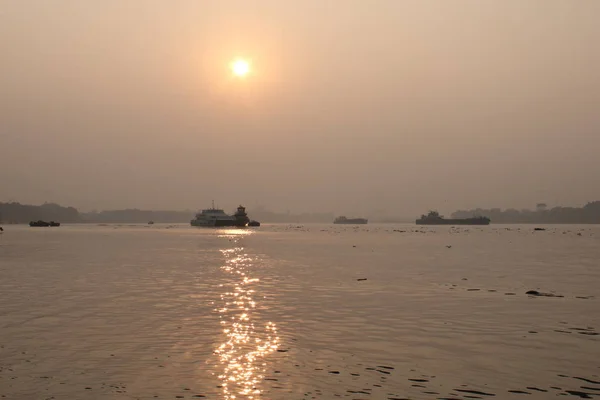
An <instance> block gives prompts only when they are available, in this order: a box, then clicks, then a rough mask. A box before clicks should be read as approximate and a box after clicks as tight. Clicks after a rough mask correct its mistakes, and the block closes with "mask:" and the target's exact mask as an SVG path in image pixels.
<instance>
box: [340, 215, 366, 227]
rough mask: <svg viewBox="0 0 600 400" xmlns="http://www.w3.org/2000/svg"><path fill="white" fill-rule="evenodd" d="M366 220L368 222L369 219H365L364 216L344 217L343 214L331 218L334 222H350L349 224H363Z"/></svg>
mask: <svg viewBox="0 0 600 400" xmlns="http://www.w3.org/2000/svg"><path fill="white" fill-rule="evenodd" d="M368 222H369V220H367V219H366V218H346V217H344V216H343V215H342V216H340V217H337V218H336V219H335V220H333V223H334V224H350V225H364V224H366V223H368Z"/></svg>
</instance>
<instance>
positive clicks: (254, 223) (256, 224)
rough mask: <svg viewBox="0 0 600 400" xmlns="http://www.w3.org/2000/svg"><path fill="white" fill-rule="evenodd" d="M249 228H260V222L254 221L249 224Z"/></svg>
mask: <svg viewBox="0 0 600 400" xmlns="http://www.w3.org/2000/svg"><path fill="white" fill-rule="evenodd" d="M248 226H260V222H258V221H255V220H252V221H250V222H248Z"/></svg>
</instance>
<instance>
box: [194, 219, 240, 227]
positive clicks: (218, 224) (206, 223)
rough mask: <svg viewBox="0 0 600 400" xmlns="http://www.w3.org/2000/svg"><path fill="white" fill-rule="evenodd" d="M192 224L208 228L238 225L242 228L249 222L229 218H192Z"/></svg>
mask: <svg viewBox="0 0 600 400" xmlns="http://www.w3.org/2000/svg"><path fill="white" fill-rule="evenodd" d="M190 225H192V226H201V227H208V228H212V227H217V228H220V227H237V228H241V227H244V226H246V225H247V224H245V223H241V222H238V221H229V220H215V221H198V220H194V219H193V220H191V221H190Z"/></svg>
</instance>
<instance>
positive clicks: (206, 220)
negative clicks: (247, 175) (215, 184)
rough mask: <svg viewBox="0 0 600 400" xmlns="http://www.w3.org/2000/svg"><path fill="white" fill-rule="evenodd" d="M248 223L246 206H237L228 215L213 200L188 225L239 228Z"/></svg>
mask: <svg viewBox="0 0 600 400" xmlns="http://www.w3.org/2000/svg"><path fill="white" fill-rule="evenodd" d="M254 222H256V221H254ZM249 223H250V218H248V214H246V207H244V206H239V207H238V208H237V210H236V212H235V213H234V214H233V215H228V214H226V213H225V211H223V210H222V209H220V208H215V203H214V201H213V204H212V207H211V208H206V209H204V210H202V211H201V212H199V213H198V214H196V217H195V218H194V219H193V220H191V221H190V225H192V226H208V227H225V226H235V227H238V228H241V227H245V226H248V224H249ZM259 225H260V224H259ZM253 226H256V225H253Z"/></svg>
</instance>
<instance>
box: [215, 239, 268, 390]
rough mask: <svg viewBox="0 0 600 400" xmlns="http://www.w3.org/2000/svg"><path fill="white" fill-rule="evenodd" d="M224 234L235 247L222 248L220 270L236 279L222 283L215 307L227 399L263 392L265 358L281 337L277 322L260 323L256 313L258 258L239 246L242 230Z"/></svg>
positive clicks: (221, 376)
mask: <svg viewBox="0 0 600 400" xmlns="http://www.w3.org/2000/svg"><path fill="white" fill-rule="evenodd" d="M222 237H226V238H228V239H229V240H230V242H231V243H232V244H233V246H234V247H231V248H228V249H224V250H221V251H222V253H223V255H224V256H225V259H226V261H225V264H224V265H223V266H222V267H221V269H222V270H223V271H224V272H225V273H226V274H230V275H231V276H232V278H233V279H232V280H231V282H230V283H228V284H225V285H223V288H224V291H223V292H222V293H221V308H218V309H216V311H218V313H219V318H220V319H221V321H220V323H221V326H222V328H223V334H224V341H223V342H222V343H221V345H220V346H219V347H218V348H217V349H216V350H215V354H217V356H218V357H219V361H220V363H221V366H222V372H221V374H220V375H219V379H220V380H221V382H222V383H221V390H222V392H223V398H224V399H237V398H243V399H254V398H258V397H259V396H260V394H261V393H262V391H261V385H262V382H263V379H264V373H265V370H266V361H265V357H266V356H267V355H269V354H270V353H272V352H274V351H275V350H277V347H278V346H279V337H278V336H277V327H276V325H275V324H274V323H273V322H271V321H262V322H261V320H260V318H259V317H260V315H259V314H258V312H257V301H256V300H255V299H254V298H255V295H256V288H257V286H258V284H259V279H258V278H255V277H253V276H252V275H253V268H254V267H255V266H256V265H255V264H254V263H255V262H256V260H254V259H253V258H252V257H250V256H249V255H248V254H247V253H246V252H245V251H244V248H243V247H241V246H240V245H239V241H240V238H241V235H240V234H239V233H238V234H233V233H232V234H228V235H224V236H222Z"/></svg>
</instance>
